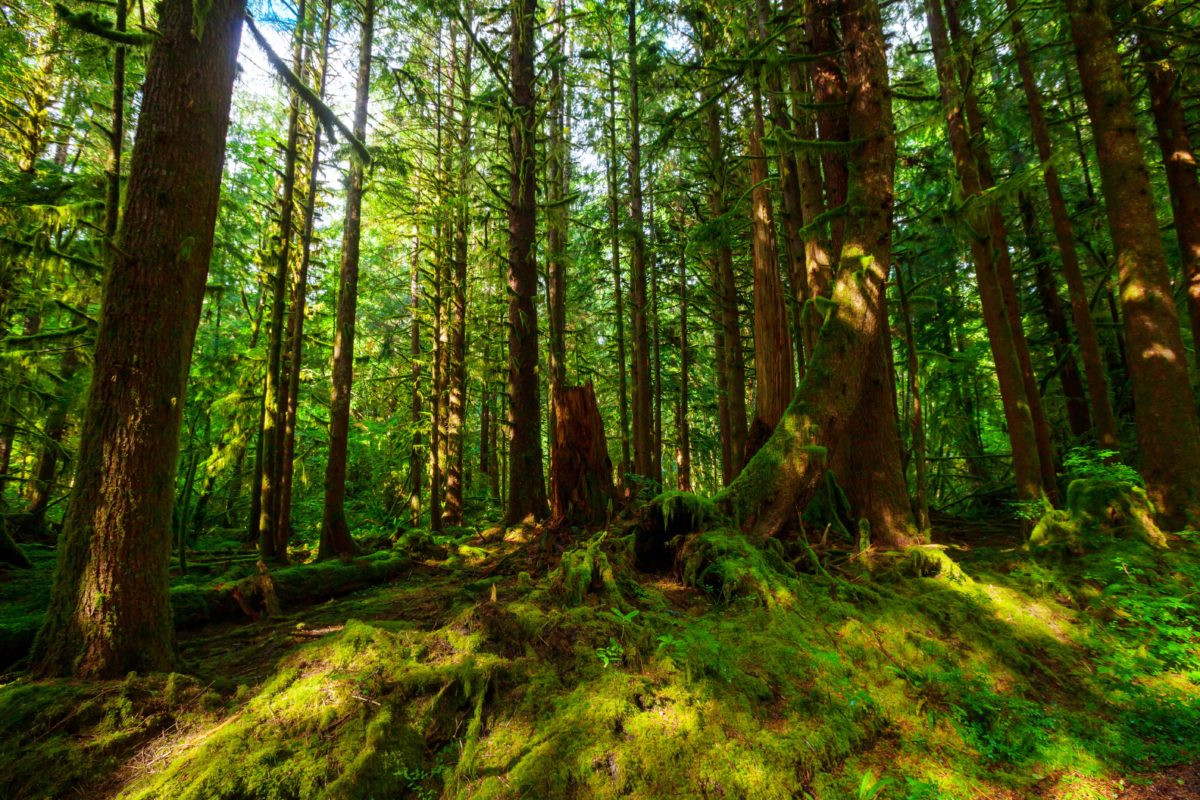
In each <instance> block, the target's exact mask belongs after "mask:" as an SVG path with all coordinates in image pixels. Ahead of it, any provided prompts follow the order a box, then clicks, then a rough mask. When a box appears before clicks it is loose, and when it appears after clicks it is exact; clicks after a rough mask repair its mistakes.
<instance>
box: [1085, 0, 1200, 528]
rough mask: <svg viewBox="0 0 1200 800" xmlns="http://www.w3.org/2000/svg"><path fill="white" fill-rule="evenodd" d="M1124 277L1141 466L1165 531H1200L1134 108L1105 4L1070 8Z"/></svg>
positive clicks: (1199, 468) (1173, 324) (1182, 395)
mask: <svg viewBox="0 0 1200 800" xmlns="http://www.w3.org/2000/svg"><path fill="white" fill-rule="evenodd" d="M1067 9H1068V12H1069V16H1070V22H1071V40H1072V42H1073V43H1074V45H1075V60H1076V62H1077V64H1078V66H1079V78H1080V84H1081V86H1082V88H1083V96H1084V100H1085V101H1086V103H1087V109H1088V116H1089V117H1090V118H1091V121H1092V131H1093V135H1094V139H1095V143H1096V156H1097V160H1098V162H1099V165H1100V183H1101V187H1102V189H1103V192H1104V199H1105V207H1106V211H1107V214H1108V227H1109V231H1110V233H1111V235H1112V242H1113V248H1114V249H1115V251H1116V259H1117V270H1118V273H1119V276H1120V291H1121V311H1122V316H1123V319H1124V330H1125V346H1126V355H1127V360H1128V365H1129V379H1130V383H1131V384H1132V387H1133V396H1134V401H1135V405H1136V412H1135V421H1136V423H1137V434H1138V450H1139V452H1138V456H1139V463H1140V467H1141V472H1142V477H1143V478H1144V479H1145V481H1146V491H1147V493H1148V494H1149V495H1150V499H1151V500H1152V501H1153V502H1154V505H1155V507H1156V508H1157V509H1158V511H1159V513H1160V515H1161V517H1162V520H1163V521H1164V523H1165V524H1166V525H1168V526H1171V527H1182V526H1184V525H1191V526H1195V525H1197V524H1200V431H1198V426H1197V421H1196V410H1195V404H1194V399H1193V396H1192V388H1191V385H1190V384H1189V383H1188V374H1187V361H1186V356H1185V353H1184V348H1183V337H1182V336H1181V335H1180V332H1179V318H1178V316H1177V313H1176V311H1175V303H1174V300H1173V298H1172V295H1171V280H1170V275H1169V273H1168V272H1167V262H1166V256H1165V254H1164V252H1163V246H1162V240H1161V239H1160V238H1159V233H1158V222H1157V219H1156V217H1155V210H1154V196H1153V194H1152V192H1151V188H1150V173H1149V171H1148V170H1147V169H1146V160H1145V156H1144V155H1143V152H1142V144H1141V141H1140V140H1139V138H1138V126H1137V119H1136V117H1135V116H1134V110H1133V101H1132V99H1131V97H1130V95H1129V89H1128V87H1127V86H1126V85H1125V80H1124V76H1123V75H1122V73H1121V61H1120V57H1119V54H1118V52H1117V47H1116V40H1115V38H1114V35H1113V27H1112V19H1111V18H1110V16H1109V14H1108V10H1107V7H1106V4H1105V3H1104V2H1103V1H1102V0H1068V2H1067Z"/></svg>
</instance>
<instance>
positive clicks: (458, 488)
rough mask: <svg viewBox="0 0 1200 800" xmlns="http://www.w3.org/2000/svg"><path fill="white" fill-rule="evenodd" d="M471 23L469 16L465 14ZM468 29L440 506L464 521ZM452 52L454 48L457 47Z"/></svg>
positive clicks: (460, 85)
mask: <svg viewBox="0 0 1200 800" xmlns="http://www.w3.org/2000/svg"><path fill="white" fill-rule="evenodd" d="M468 23H469V20H468ZM471 35H472V34H471V32H470V31H468V32H467V35H466V36H464V37H463V38H464V44H463V51H462V57H461V62H460V63H458V62H459V60H458V56H457V54H456V55H455V57H454V58H453V59H452V61H454V62H456V63H457V68H455V69H454V70H453V71H454V81H453V84H452V85H453V86H454V89H456V90H457V91H454V90H452V94H457V95H458V102H459V121H458V142H457V145H458V175H457V177H456V184H457V186H456V192H455V193H456V194H457V198H456V202H455V203H453V204H452V207H453V208H454V257H453V264H452V268H453V270H454V275H453V278H454V279H453V281H452V283H453V286H452V288H451V295H450V308H449V315H448V321H449V324H450V342H449V344H450V349H449V353H448V356H449V358H448V359H447V360H448V367H449V369H448V370H447V371H448V373H449V374H448V375H447V377H448V379H449V381H448V383H449V391H448V393H447V409H446V411H447V414H446V451H447V457H446V465H445V466H446V500H445V503H444V504H443V506H442V523H443V524H444V525H462V522H463V440H464V435H465V428H466V400H467V244H468V242H467V238H468V236H469V234H470V217H471V212H470V208H471V204H470V198H469V196H468V194H467V190H468V178H469V177H470V174H471V113H472V111H471V81H472V77H471V56H472V49H471V45H472V42H471ZM455 49H456V53H457V47H456V48H455Z"/></svg>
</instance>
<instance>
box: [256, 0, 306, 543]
mask: <svg viewBox="0 0 1200 800" xmlns="http://www.w3.org/2000/svg"><path fill="white" fill-rule="evenodd" d="M305 13H306V12H305V0H300V3H299V5H298V6H297V16H296V19H297V24H296V30H295V32H294V34H293V37H292V38H293V44H292V70H293V72H295V73H296V74H297V75H302V74H303V68H304V54H305V44H304V25H305ZM299 141H300V95H299V94H298V93H297V92H295V91H293V92H292V93H291V107H290V110H289V112H288V129H287V145H286V146H285V149H284V165H283V191H282V197H281V198H280V211H279V242H278V250H277V251H276V253H275V259H276V260H275V271H274V272H273V273H272V275H271V319H270V325H269V326H268V328H267V374H266V382H265V384H264V388H263V418H262V430H261V432H260V434H259V436H260V441H261V443H262V460H261V462H260V463H261V470H262V472H261V474H260V477H259V480H260V481H261V484H260V488H259V493H260V500H259V506H258V514H259V521H258V551H259V555H261V556H262V558H263V559H264V560H267V561H276V562H279V563H286V562H287V539H286V538H283V536H281V532H280V529H279V499H280V485H279V484H280V473H281V472H282V468H281V465H282V450H283V344H284V341H283V340H284V335H285V318H286V314H285V310H286V305H287V279H288V272H289V268H290V264H291V253H292V233H293V228H294V225H293V222H292V218H293V217H294V216H295V206H296V203H295V192H296V171H297V170H296V158H297V154H298V149H299Z"/></svg>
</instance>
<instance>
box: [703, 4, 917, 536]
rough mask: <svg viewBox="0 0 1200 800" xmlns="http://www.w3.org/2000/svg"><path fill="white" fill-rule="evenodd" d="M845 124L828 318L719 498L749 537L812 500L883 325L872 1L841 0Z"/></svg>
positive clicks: (882, 135)
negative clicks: (785, 402)
mask: <svg viewBox="0 0 1200 800" xmlns="http://www.w3.org/2000/svg"><path fill="white" fill-rule="evenodd" d="M841 21H842V29H843V31H844V34H845V42H846V45H847V46H846V49H845V74H846V82H847V87H848V101H849V105H848V113H847V118H848V127H849V133H850V136H851V138H853V139H855V140H860V141H861V142H862V145H861V146H860V147H858V148H855V149H854V150H852V151H851V153H850V155H849V160H850V163H851V169H850V170H849V172H848V174H849V176H850V183H849V195H848V199H849V202H848V213H847V216H846V217H845V226H844V231H845V237H844V239H845V245H844V247H843V258H842V269H841V270H840V271H839V273H838V276H837V279H836V282H835V285H834V289H833V293H832V297H833V300H834V301H835V303H834V306H833V308H832V310H831V313H830V317H829V320H828V321H827V322H826V323H825V325H824V326H823V327H822V329H821V334H820V336H819V338H818V340H817V344H816V347H815V348H814V349H813V353H812V358H811V359H809V362H808V365H807V369H806V371H805V376H804V379H803V380H802V381H801V383H800V387H799V389H798V390H797V391H796V395H795V398H794V399H793V401H792V403H791V405H790V406H789V407H788V409H787V412H786V414H785V416H784V418H783V419H782V420H781V422H780V424H779V425H778V426H777V427H776V428H775V432H774V433H773V434H772V436H771V438H770V439H769V440H768V441H767V442H766V444H765V445H763V447H762V449H761V450H760V451H759V452H758V454H757V455H756V456H755V457H754V458H753V459H752V460H751V462H750V463H749V464H747V466H746V468H745V469H744V470H743V471H742V474H741V475H739V476H738V478H737V480H735V481H734V482H733V483H732V484H731V485H730V486H729V487H728V488H727V489H726V490H725V491H724V492H722V493H721V494H719V495H718V496H717V498H716V500H717V502H718V503H719V504H720V506H721V507H722V508H724V509H725V510H726V511H727V512H728V513H730V514H731V515H732V516H733V517H735V518H736V519H739V520H741V521H742V522H743V524H747V525H749V526H751V527H752V528H753V529H754V531H755V532H756V533H757V534H758V535H773V534H775V533H777V532H779V531H780V530H782V529H783V528H784V527H786V526H787V525H788V524H789V523H790V522H791V520H792V519H794V516H795V513H796V508H797V507H803V506H804V505H805V504H806V503H807V502H808V500H809V499H810V498H811V497H812V495H813V493H814V492H815V491H816V488H817V486H818V484H819V482H820V481H821V480H822V478H823V476H824V474H825V470H826V468H827V467H826V458H825V457H824V456H823V454H824V453H827V452H828V451H829V450H830V449H831V448H833V447H836V446H837V445H838V444H839V443H840V442H842V441H843V437H844V434H845V431H846V425H847V422H848V421H849V419H850V416H851V414H852V413H853V411H854V409H855V408H856V407H857V406H858V404H859V400H860V398H861V397H862V393H863V387H864V384H865V383H866V382H867V380H868V374H867V373H868V369H867V362H868V359H869V356H870V353H871V348H872V346H873V345H874V343H875V342H876V341H877V340H878V339H880V338H881V329H882V328H883V327H884V326H886V324H887V316H886V308H885V307H884V305H883V300H884V284H885V281H886V275H887V265H888V264H889V262H890V260H891V229H892V224H891V223H892V206H893V179H894V175H893V173H894V168H895V158H896V149H895V141H894V138H893V133H892V111H891V100H890V95H889V92H888V80H887V58H886V54H885V49H884V39H883V24H882V21H881V19H880V16H879V8H878V6H877V5H876V3H875V0H846V2H845V3H844V4H843V5H842V8H841Z"/></svg>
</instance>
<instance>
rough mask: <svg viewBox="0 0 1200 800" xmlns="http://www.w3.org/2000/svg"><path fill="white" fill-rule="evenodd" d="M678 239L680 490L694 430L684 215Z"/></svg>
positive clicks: (686, 483)
mask: <svg viewBox="0 0 1200 800" xmlns="http://www.w3.org/2000/svg"><path fill="white" fill-rule="evenodd" d="M679 241H680V244H679V405H678V406H677V411H676V414H675V439H676V445H675V452H676V457H675V465H676V467H677V468H678V470H679V480H678V483H677V485H678V487H679V491H681V492H690V491H691V490H692V441H691V439H692V432H691V426H690V424H689V422H688V379H689V378H688V369H689V367H690V363H689V362H690V359H691V353H690V352H689V349H688V286H687V232H686V230H685V229H684V227H683V220H682V219H681V220H680V225H679Z"/></svg>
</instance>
